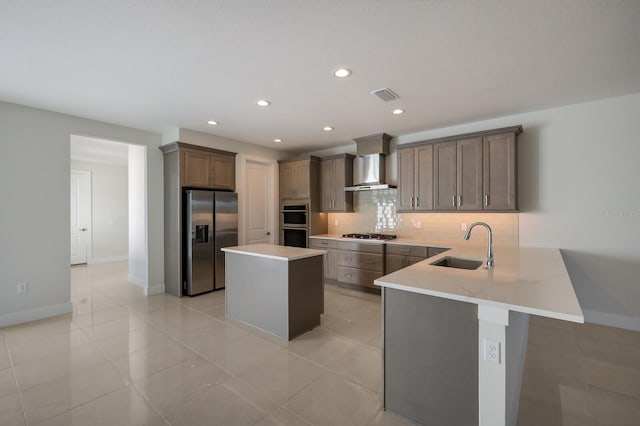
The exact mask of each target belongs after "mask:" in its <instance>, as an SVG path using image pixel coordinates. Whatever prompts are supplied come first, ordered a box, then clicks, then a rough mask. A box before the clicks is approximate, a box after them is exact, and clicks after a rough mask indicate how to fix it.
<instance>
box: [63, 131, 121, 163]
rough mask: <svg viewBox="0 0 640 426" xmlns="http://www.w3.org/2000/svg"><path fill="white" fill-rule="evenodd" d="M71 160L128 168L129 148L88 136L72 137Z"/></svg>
mask: <svg viewBox="0 0 640 426" xmlns="http://www.w3.org/2000/svg"><path fill="white" fill-rule="evenodd" d="M70 150H71V159H72V160H77V161H87V162H90V163H100V164H109V165H114V166H126V165H127V164H128V161H129V146H128V145H127V144H126V143H120V142H112V141H107V140H104V139H96V138H90V137H87V136H78V135H71V142H70Z"/></svg>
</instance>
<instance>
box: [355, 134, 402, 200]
mask: <svg viewBox="0 0 640 426" xmlns="http://www.w3.org/2000/svg"><path fill="white" fill-rule="evenodd" d="M391 138H392V136H389V135H387V134H386V133H378V134H375V135H371V136H365V137H362V138H357V139H354V140H355V141H356V146H357V154H358V156H357V157H356V158H354V159H353V182H354V186H348V187H346V188H345V189H344V190H345V191H370V190H374V189H390V188H395V186H393V185H389V184H388V183H385V179H386V168H385V165H386V158H387V155H388V154H389V141H390V140H391Z"/></svg>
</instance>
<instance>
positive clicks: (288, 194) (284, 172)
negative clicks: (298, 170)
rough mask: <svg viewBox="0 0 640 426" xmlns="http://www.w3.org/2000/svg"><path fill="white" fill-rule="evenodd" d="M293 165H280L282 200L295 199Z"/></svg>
mask: <svg viewBox="0 0 640 426" xmlns="http://www.w3.org/2000/svg"><path fill="white" fill-rule="evenodd" d="M293 181H294V177H293V164H291V163H285V164H280V198H293Z"/></svg>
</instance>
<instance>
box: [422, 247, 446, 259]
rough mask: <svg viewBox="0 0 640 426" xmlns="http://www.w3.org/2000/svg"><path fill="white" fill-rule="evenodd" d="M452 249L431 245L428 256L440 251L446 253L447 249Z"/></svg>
mask: <svg viewBox="0 0 640 426" xmlns="http://www.w3.org/2000/svg"><path fill="white" fill-rule="evenodd" d="M447 250H450V249H448V248H446V247H429V248H428V249H427V254H428V255H427V257H432V256H435V255H437V254H440V253H444V252H445V251H447Z"/></svg>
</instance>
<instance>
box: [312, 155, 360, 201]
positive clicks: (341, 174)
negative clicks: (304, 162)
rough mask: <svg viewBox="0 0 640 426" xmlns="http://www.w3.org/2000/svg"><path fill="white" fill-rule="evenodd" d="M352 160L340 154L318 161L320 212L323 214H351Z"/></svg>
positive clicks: (348, 156)
mask: <svg viewBox="0 0 640 426" xmlns="http://www.w3.org/2000/svg"><path fill="white" fill-rule="evenodd" d="M353 158H354V156H353V155H351V154H342V155H336V156H332V157H326V158H323V159H322V160H321V161H320V210H321V211H323V212H353V192H346V191H345V190H344V188H345V187H346V186H351V185H353Z"/></svg>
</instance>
